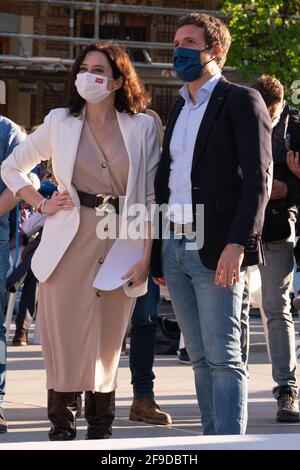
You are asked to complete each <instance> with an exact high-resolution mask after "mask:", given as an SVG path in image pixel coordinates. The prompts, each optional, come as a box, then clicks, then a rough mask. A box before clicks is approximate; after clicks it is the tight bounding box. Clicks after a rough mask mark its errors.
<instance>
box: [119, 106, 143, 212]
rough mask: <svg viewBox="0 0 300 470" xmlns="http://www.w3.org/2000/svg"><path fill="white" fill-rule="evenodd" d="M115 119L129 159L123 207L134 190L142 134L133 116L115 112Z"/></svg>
mask: <svg viewBox="0 0 300 470" xmlns="http://www.w3.org/2000/svg"><path fill="white" fill-rule="evenodd" d="M117 119H118V123H119V127H120V130H121V134H122V137H123V140H124V144H125V147H126V150H127V154H128V159H129V172H128V181H127V187H126V200H125V205H127V203H128V200H129V198H130V196H131V194H132V191H133V190H134V188H135V181H136V178H137V174H138V170H139V165H140V156H141V149H142V141H141V138H142V134H141V130H140V128H139V126H138V125H137V122H136V120H135V119H134V116H131V115H129V114H127V113H120V112H118V111H117ZM124 209H125V207H124Z"/></svg>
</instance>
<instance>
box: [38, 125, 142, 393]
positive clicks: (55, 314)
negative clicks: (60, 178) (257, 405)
mask: <svg viewBox="0 0 300 470" xmlns="http://www.w3.org/2000/svg"><path fill="white" fill-rule="evenodd" d="M62 158H63V156H62ZM128 169H129V160H128V155H127V152H126V149H125V145H124V142H123V139H122V135H121V132H120V130H119V128H118V131H117V132H116V136H115V139H114V141H113V142H112V147H111V153H110V155H107V156H104V155H103V152H102V151H101V149H100V148H99V145H98V143H97V141H96V139H95V137H94V135H93V133H92V130H91V129H90V127H89V126H88V124H87V122H85V123H84V126H83V130H82V134H81V139H80V144H79V147H78V152H77V158H76V162H75V166H74V172H73V178H72V183H73V184H74V186H75V187H76V188H77V189H78V190H79V191H84V192H87V193H90V194H97V193H105V194H112V195H113V196H120V195H125V192H126V184H127V177H128ZM99 220H100V218H99V216H98V217H97V216H96V211H95V209H92V208H88V207H85V206H81V208H80V226H79V229H78V232H77V234H76V236H75V237H74V239H73V240H72V242H71V244H70V245H69V247H68V249H67V251H66V253H65V254H64V256H63V258H62V259H61V261H60V262H59V264H58V266H57V267H56V269H55V271H54V272H53V273H52V275H51V276H50V277H49V279H47V281H46V282H44V283H41V284H40V288H39V302H38V315H39V318H40V328H41V338H42V347H43V354H44V359H45V367H46V373H47V388H48V389H54V390H55V391H58V392H72V391H81V390H91V391H98V392H110V391H112V390H114V389H115V388H116V376H117V369H118V363H119V358H120V351H121V346H122V341H123V338H124V335H125V332H126V328H127V325H128V322H129V319H130V316H131V313H132V311H133V308H134V304H135V299H133V298H130V297H127V296H126V295H125V293H124V291H123V289H122V288H118V289H115V290H113V291H109V292H108V291H106V292H104V291H101V292H99V291H96V289H95V288H93V287H92V284H93V281H94V278H95V275H96V273H97V272H98V270H99V267H100V265H101V263H103V260H104V258H105V256H106V254H107V253H108V251H109V248H110V247H111V246H112V244H113V240H109V239H107V240H100V239H98V238H97V236H96V226H97V223H98V222H99ZM57 236H58V237H59V233H58V234H57Z"/></svg>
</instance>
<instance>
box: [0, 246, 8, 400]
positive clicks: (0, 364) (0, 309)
mask: <svg viewBox="0 0 300 470" xmlns="http://www.w3.org/2000/svg"><path fill="white" fill-rule="evenodd" d="M8 257H9V248H8V242H6V241H0V406H2V405H3V402H4V395H5V375H6V337H5V333H6V331H5V326H4V313H5V305H6V289H5V287H6V273H7V271H8V267H9V261H8Z"/></svg>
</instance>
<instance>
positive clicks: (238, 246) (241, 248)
mask: <svg viewBox="0 0 300 470" xmlns="http://www.w3.org/2000/svg"><path fill="white" fill-rule="evenodd" d="M229 244H230V245H231V246H233V247H234V248H235V249H236V250H237V251H238V252H239V253H244V251H245V247H244V245H239V244H238V243H229Z"/></svg>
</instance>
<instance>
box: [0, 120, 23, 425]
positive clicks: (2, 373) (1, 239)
mask: <svg viewBox="0 0 300 470" xmlns="http://www.w3.org/2000/svg"><path fill="white" fill-rule="evenodd" d="M24 139H25V134H24V133H23V132H22V131H21V129H20V128H19V126H18V125H17V124H15V123H14V122H13V121H11V120H10V119H7V118H6V117H4V116H1V115H0V164H1V163H2V162H4V160H5V159H6V158H7V157H8V155H9V154H10V153H11V152H12V151H13V149H14V148H15V147H16V146H17V145H19V144H20V143H21V142H23V140H24ZM3 191H5V183H4V182H3V180H2V179H1V178H0V198H1V195H2V194H1V193H3ZM4 199H5V201H6V207H7V208H8V210H7V211H6V212H5V213H4V214H3V215H2V216H1V218H0V433H5V432H7V423H6V420H5V417H4V409H3V407H4V398H5V380H6V335H5V327H4V309H5V304H6V274H7V271H8V268H9V261H8V258H9V246H8V243H9V223H8V213H9V210H10V204H11V199H12V198H11V193H10V194H6V195H4ZM12 207H13V206H12Z"/></svg>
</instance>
